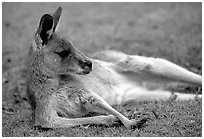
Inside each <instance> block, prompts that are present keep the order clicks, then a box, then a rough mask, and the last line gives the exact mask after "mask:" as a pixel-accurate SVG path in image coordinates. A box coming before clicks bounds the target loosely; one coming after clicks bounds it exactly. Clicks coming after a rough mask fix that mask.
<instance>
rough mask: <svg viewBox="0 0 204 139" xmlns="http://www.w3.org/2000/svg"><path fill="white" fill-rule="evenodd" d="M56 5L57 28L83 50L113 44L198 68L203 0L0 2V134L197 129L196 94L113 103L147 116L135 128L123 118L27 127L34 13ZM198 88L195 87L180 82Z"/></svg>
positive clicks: (194, 132) (188, 132)
mask: <svg viewBox="0 0 204 139" xmlns="http://www.w3.org/2000/svg"><path fill="white" fill-rule="evenodd" d="M58 6H62V8H63V14H62V17H61V21H60V25H59V27H58V33H59V34H60V35H61V36H63V37H64V38H66V39H69V40H71V41H72V43H73V44H74V46H75V47H77V48H78V49H79V50H81V51H82V52H84V53H85V54H87V55H89V54H90V53H92V52H96V51H100V50H108V49H111V50H118V51H122V52H125V53H127V54H137V55H145V56H153V57H161V58H165V59H168V60H170V61H172V62H174V63H176V64H178V65H181V66H183V67H185V68H187V69H188V70H190V71H193V72H195V73H198V74H202V72H201V71H202V64H201V63H202V62H201V61H202V51H201V50H202V3H3V4H2V70H3V71H2V135H3V136H183V137H184V136H191V137H192V136H202V105H201V104H202V101H201V100H195V101H187V102H174V101H168V102H144V103H138V104H137V105H134V106H132V105H126V106H123V107H122V106H115V108H116V109H117V110H118V111H119V112H121V113H122V114H124V115H125V116H127V117H128V118H131V119H137V118H142V117H144V116H149V117H151V120H149V121H147V123H146V124H144V125H143V126H142V127H140V128H136V129H125V127H123V126H122V125H120V126H113V127H105V126H93V125H92V126H79V127H75V128H68V129H56V130H38V129H33V128H32V124H31V121H30V116H31V115H30V112H31V110H30V106H29V104H28V102H27V97H26V76H27V72H26V67H25V61H26V59H27V53H28V49H29V46H30V42H31V40H32V38H33V35H34V33H35V30H36V28H37V25H38V23H39V19H40V17H41V16H42V15H43V14H44V13H53V12H54V11H55V10H56V9H57V8H58ZM178 91H181V92H187V93H201V92H202V90H201V88H196V87H188V88H178Z"/></svg>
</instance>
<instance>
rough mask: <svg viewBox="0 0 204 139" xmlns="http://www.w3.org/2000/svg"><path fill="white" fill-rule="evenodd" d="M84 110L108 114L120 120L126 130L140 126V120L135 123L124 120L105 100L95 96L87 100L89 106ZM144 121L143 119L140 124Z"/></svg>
mask: <svg viewBox="0 0 204 139" xmlns="http://www.w3.org/2000/svg"><path fill="white" fill-rule="evenodd" d="M86 108H89V109H90V110H92V111H94V112H100V113H101V112H104V113H105V112H106V113H110V114H112V115H114V116H116V117H117V118H118V119H120V120H121V122H122V123H123V124H124V126H125V127H127V128H131V127H134V126H137V125H138V124H141V120H139V121H135V120H129V119H128V118H126V117H125V116H124V115H122V114H121V113H119V112H118V111H117V110H115V109H114V108H113V107H111V106H110V105H109V104H108V103H107V102H106V101H105V100H103V99H102V98H101V97H100V96H98V95H97V94H93V95H92V97H91V98H90V99H89V104H88V105H87V106H86ZM144 121H146V120H145V119H143V120H142V122H144Z"/></svg>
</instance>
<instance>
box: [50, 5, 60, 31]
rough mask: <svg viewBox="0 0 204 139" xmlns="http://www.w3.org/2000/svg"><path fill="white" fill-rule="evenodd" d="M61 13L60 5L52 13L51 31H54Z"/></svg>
mask: <svg viewBox="0 0 204 139" xmlns="http://www.w3.org/2000/svg"><path fill="white" fill-rule="evenodd" d="M61 14H62V7H59V8H58V9H57V11H56V12H55V13H54V14H53V16H52V17H53V19H54V27H53V31H55V29H56V27H57V25H58V23H59V20H60V16H61Z"/></svg>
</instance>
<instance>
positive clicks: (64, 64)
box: [27, 7, 202, 128]
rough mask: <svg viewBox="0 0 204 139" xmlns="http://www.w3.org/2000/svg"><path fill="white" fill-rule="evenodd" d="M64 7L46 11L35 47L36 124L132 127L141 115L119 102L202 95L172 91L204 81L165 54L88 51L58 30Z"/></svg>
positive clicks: (32, 90)
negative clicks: (128, 113) (125, 111)
mask: <svg viewBox="0 0 204 139" xmlns="http://www.w3.org/2000/svg"><path fill="white" fill-rule="evenodd" d="M61 13H62V8H61V7H59V8H58V9H57V11H56V12H55V13H54V14H52V15H50V14H45V15H43V16H42V17H41V20H40V22H39V26H38V28H37V31H36V33H35V35H34V39H33V41H32V43H31V47H30V51H29V56H28V62H27V63H28V71H29V77H28V80H27V84H28V86H27V88H28V91H27V94H28V98H29V102H30V105H31V107H32V111H33V115H32V117H33V122H34V123H33V124H34V126H40V127H43V128H67V127H74V126H79V125H86V124H99V125H101V124H102V125H107V126H110V125H114V124H119V123H122V124H123V125H124V126H125V127H127V128H131V127H134V126H137V125H138V123H139V122H141V121H140V120H130V119H128V118H126V117H125V116H123V115H122V114H121V113H119V112H118V111H117V110H115V109H114V108H113V107H112V106H113V105H124V104H126V103H129V102H131V103H133V104H134V103H136V102H139V101H160V100H168V99H171V98H172V97H173V98H174V100H176V101H179V100H193V99H196V98H202V96H201V95H196V94H183V93H178V92H174V93H172V92H171V91H169V88H176V87H178V86H181V85H186V86H188V85H196V86H201V85H202V77H201V76H200V75H198V74H195V73H192V72H190V71H188V70H186V69H184V68H182V67H180V66H178V65H176V64H173V63H171V62H169V61H167V60H165V59H159V58H151V57H150V58H148V57H144V56H137V55H127V54H124V53H122V52H116V51H103V52H98V53H95V54H93V55H92V58H89V57H87V56H85V55H84V54H83V53H81V52H80V51H78V50H77V49H76V48H75V47H74V46H73V44H72V43H71V42H70V41H68V40H66V39H64V38H62V37H60V36H59V35H58V34H57V33H56V28H57V25H58V23H59V20H60V16H61ZM90 113H97V115H95V116H88V115H90Z"/></svg>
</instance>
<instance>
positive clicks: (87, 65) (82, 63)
mask: <svg viewBox="0 0 204 139" xmlns="http://www.w3.org/2000/svg"><path fill="white" fill-rule="evenodd" d="M79 65H80V66H81V68H83V69H84V71H83V74H89V73H90V72H91V71H92V62H91V61H90V60H84V61H79Z"/></svg>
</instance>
